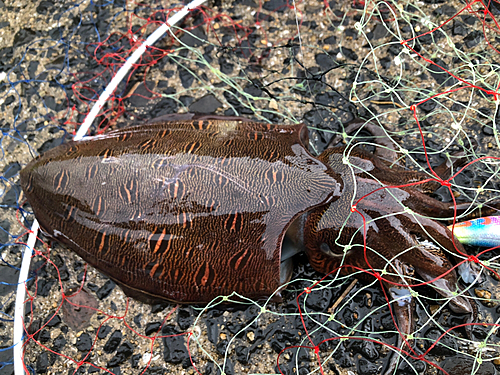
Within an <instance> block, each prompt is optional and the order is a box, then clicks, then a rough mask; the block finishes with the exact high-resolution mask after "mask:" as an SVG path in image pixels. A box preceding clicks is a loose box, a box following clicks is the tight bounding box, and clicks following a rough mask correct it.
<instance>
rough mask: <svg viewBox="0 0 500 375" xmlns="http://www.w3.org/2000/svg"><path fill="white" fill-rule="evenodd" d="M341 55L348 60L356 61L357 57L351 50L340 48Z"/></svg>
mask: <svg viewBox="0 0 500 375" xmlns="http://www.w3.org/2000/svg"><path fill="white" fill-rule="evenodd" d="M340 51H341V53H342V55H344V57H345V58H346V59H348V60H352V61H356V60H357V59H358V55H357V54H356V52H354V51H353V50H352V49H350V48H347V47H342V49H341V50H340Z"/></svg>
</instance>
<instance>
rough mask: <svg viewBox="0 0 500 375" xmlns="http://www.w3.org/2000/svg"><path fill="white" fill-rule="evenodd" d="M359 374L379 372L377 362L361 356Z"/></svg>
mask: <svg viewBox="0 0 500 375" xmlns="http://www.w3.org/2000/svg"><path fill="white" fill-rule="evenodd" d="M358 373H359V375H375V374H379V370H378V366H377V365H376V364H375V363H372V362H369V361H368V360H366V359H364V358H361V359H360V360H359V362H358Z"/></svg>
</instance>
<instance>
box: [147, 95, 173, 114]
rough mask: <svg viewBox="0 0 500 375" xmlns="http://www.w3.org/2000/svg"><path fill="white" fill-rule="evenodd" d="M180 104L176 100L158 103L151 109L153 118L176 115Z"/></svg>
mask: <svg viewBox="0 0 500 375" xmlns="http://www.w3.org/2000/svg"><path fill="white" fill-rule="evenodd" d="M177 108H178V104H177V102H176V101H175V100H174V99H171V98H163V99H161V100H160V101H159V102H158V103H156V104H155V105H154V106H153V108H152V109H151V111H150V113H151V117H152V118H157V117H160V116H164V115H168V114H171V113H176V112H177Z"/></svg>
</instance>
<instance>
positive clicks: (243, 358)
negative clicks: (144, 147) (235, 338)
mask: <svg viewBox="0 0 500 375" xmlns="http://www.w3.org/2000/svg"><path fill="white" fill-rule="evenodd" d="M235 352H236V360H237V361H238V362H239V363H241V364H242V365H248V362H249V360H250V352H249V349H248V347H246V346H242V345H240V346H237V347H236V349H235Z"/></svg>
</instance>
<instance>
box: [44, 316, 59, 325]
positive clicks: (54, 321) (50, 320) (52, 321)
mask: <svg viewBox="0 0 500 375" xmlns="http://www.w3.org/2000/svg"><path fill="white" fill-rule="evenodd" d="M47 319H48V321H46V326H47V327H55V326H57V325H58V324H59V323H61V317H60V316H59V315H54V314H50V316H49V317H48V318H47Z"/></svg>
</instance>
